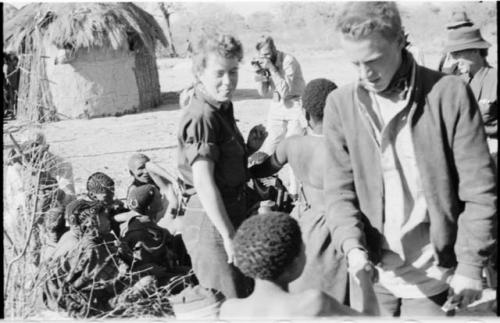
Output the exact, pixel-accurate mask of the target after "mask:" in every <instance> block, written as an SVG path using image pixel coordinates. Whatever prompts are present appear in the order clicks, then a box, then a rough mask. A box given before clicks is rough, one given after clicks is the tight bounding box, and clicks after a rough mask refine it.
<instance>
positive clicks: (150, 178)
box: [127, 153, 180, 234]
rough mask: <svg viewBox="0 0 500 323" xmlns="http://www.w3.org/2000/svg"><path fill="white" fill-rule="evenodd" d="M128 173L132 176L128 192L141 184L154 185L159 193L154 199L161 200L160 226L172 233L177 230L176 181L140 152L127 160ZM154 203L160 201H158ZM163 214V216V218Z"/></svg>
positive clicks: (177, 204)
mask: <svg viewBox="0 0 500 323" xmlns="http://www.w3.org/2000/svg"><path fill="white" fill-rule="evenodd" d="M128 168H129V172H130V175H132V177H133V182H132V183H131V184H130V186H129V188H128V190H127V195H128V192H129V191H130V190H131V189H132V188H134V187H139V186H141V185H146V184H151V185H154V186H156V188H157V189H158V190H159V191H160V193H161V194H158V195H156V197H155V198H156V199H158V200H159V201H161V205H162V208H160V209H158V217H159V221H160V220H161V222H159V223H158V224H159V225H160V226H161V227H164V228H166V229H168V230H169V231H170V232H173V233H174V234H175V233H177V232H178V231H179V230H178V228H177V225H178V223H177V222H178V221H175V217H176V215H177V213H178V211H179V206H180V194H178V191H179V190H178V189H177V188H176V184H177V183H176V181H175V179H174V177H173V176H172V175H170V174H169V173H168V172H167V171H166V170H165V169H163V168H162V167H161V166H159V165H158V164H156V163H154V162H152V161H151V160H150V159H149V157H148V156H146V155H144V154H140V153H136V154H133V155H132V156H131V157H130V159H129V161H128ZM159 201H158V202H155V203H160V202H159ZM165 215H166V216H165ZM163 216H165V218H164V219H162V218H163Z"/></svg>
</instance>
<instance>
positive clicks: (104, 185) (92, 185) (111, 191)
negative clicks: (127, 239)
mask: <svg viewBox="0 0 500 323" xmlns="http://www.w3.org/2000/svg"><path fill="white" fill-rule="evenodd" d="M87 196H88V198H89V199H90V200H91V201H100V202H102V204H103V205H104V207H105V208H106V211H107V212H108V215H109V219H110V221H111V230H112V231H113V233H114V234H115V235H116V236H117V237H118V236H119V235H120V227H119V224H118V223H117V222H116V221H115V220H114V216H115V215H117V214H120V213H124V212H127V211H128V209H127V208H126V207H125V204H124V203H123V202H122V201H120V200H117V199H115V181H113V179H112V178H111V177H109V176H108V175H106V174H104V173H101V172H96V173H93V174H92V175H90V176H89V178H88V180H87Z"/></svg>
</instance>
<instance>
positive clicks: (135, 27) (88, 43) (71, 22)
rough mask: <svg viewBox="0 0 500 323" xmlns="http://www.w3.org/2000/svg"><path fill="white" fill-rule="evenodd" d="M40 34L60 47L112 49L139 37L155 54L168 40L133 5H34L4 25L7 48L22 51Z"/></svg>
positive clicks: (141, 11)
mask: <svg viewBox="0 0 500 323" xmlns="http://www.w3.org/2000/svg"><path fill="white" fill-rule="evenodd" d="M35 30H38V31H40V32H41V34H42V35H43V38H44V39H46V40H49V41H51V42H52V43H53V44H55V45H56V46H58V47H61V48H63V47H64V46H65V45H67V44H69V45H71V46H72V47H73V48H74V49H75V50H76V49H78V48H81V47H87V48H88V47H103V46H111V47H112V48H114V49H119V48H120V47H122V46H124V45H126V44H127V42H128V39H129V37H130V36H132V35H137V36H138V37H140V38H141V39H142V42H143V43H144V45H145V46H146V48H148V49H149V50H150V52H151V53H154V51H153V49H154V44H155V40H156V39H158V40H160V42H161V43H162V44H163V45H164V46H166V45H167V39H166V38H165V35H164V34H163V31H162V29H161V28H160V26H159V25H158V23H157V21H156V20H155V19H154V18H153V16H151V15H150V14H149V13H147V12H146V11H144V10H143V9H141V8H139V7H138V6H136V5H134V4H132V3H125V2H115V3H32V4H28V5H26V6H24V7H22V8H21V9H20V10H19V11H18V12H17V13H16V14H15V15H14V16H13V17H12V18H11V19H10V20H9V21H7V22H5V24H4V47H6V48H8V49H9V50H13V51H16V52H17V51H20V49H21V48H22V44H23V43H24V42H25V41H29V39H30V35H31V34H32V33H33V32H34V31H35Z"/></svg>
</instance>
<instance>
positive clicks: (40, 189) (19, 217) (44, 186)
mask: <svg viewBox="0 0 500 323" xmlns="http://www.w3.org/2000/svg"><path fill="white" fill-rule="evenodd" d="M11 139H12V140H13V141H14V144H15V148H13V149H11V150H10V152H9V157H8V158H9V162H8V167H7V171H6V177H7V181H6V184H7V185H6V186H7V187H6V189H5V193H6V194H5V195H4V196H5V204H6V205H5V208H4V210H5V211H4V227H5V233H6V235H7V236H8V238H9V241H11V242H12V243H13V245H15V246H18V245H20V244H21V243H24V242H22V241H24V239H26V238H27V232H28V231H29V230H28V229H29V228H30V225H31V223H32V218H33V217H34V221H33V223H34V224H35V226H34V230H33V236H32V239H31V241H30V248H29V250H30V254H32V255H33V259H34V264H38V262H39V260H40V255H41V253H44V251H43V250H42V249H43V247H44V246H45V245H47V244H52V243H55V242H56V240H57V236H58V235H60V234H61V233H62V232H59V233H56V232H53V230H59V229H57V228H55V227H53V226H52V224H55V223H52V221H51V218H52V216H53V215H54V213H53V212H52V213H51V215H50V218H46V216H45V215H46V213H47V212H48V211H49V210H50V209H54V210H53V211H54V212H55V209H57V208H62V209H64V207H65V206H66V205H67V204H68V203H69V202H70V201H72V200H73V199H74V198H75V194H74V185H73V173H72V167H71V164H70V163H68V162H66V161H64V160H63V159H62V158H60V157H59V156H56V155H54V154H53V153H51V152H50V151H49V145H48V144H47V143H46V141H45V137H44V135H43V134H42V133H35V135H34V139H30V140H27V141H25V142H24V143H22V144H21V145H18V144H17V142H16V141H15V139H14V138H13V137H11ZM35 201H36V203H35ZM56 213H57V212H56ZM55 218H57V216H56V217H55ZM56 227H57V225H56ZM54 233H55V235H54ZM16 248H17V247H16Z"/></svg>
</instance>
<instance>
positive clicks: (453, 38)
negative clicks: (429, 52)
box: [444, 27, 491, 53]
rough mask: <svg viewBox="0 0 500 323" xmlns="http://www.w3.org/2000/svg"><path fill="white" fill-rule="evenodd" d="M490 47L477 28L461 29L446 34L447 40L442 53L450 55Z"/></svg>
mask: <svg viewBox="0 0 500 323" xmlns="http://www.w3.org/2000/svg"><path fill="white" fill-rule="evenodd" d="M490 46H491V44H490V43H488V42H487V41H486V40H484V39H483V37H482V36H481V31H480V30H479V28H477V27H463V28H459V29H454V30H450V31H449V32H448V40H447V42H446V45H445V47H444V52H445V53H452V52H458V51H461V50H466V49H483V48H489V47H490Z"/></svg>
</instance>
